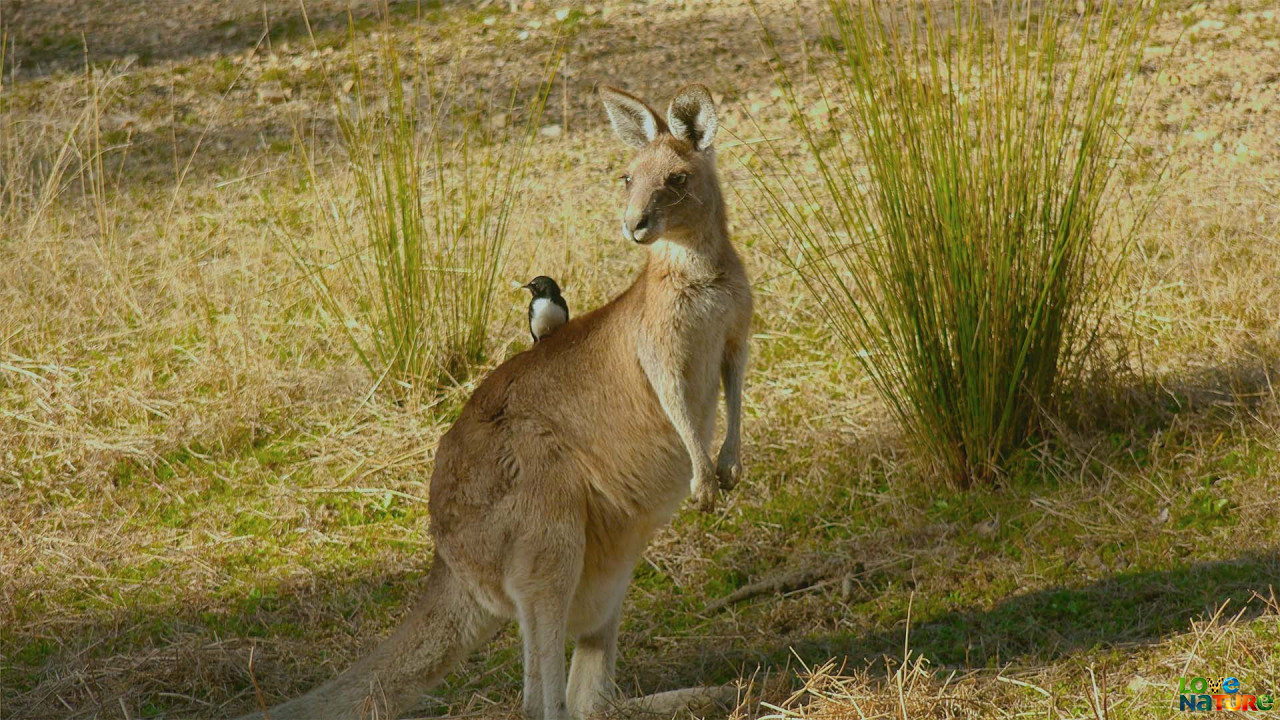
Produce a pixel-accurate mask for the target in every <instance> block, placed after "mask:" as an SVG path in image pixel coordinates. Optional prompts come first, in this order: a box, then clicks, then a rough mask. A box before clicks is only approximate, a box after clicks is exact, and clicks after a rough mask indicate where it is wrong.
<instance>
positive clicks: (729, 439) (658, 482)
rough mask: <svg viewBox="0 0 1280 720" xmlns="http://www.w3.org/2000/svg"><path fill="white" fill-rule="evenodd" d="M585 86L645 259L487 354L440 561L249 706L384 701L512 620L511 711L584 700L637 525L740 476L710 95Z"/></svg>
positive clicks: (443, 520)
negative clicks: (720, 427)
mask: <svg viewBox="0 0 1280 720" xmlns="http://www.w3.org/2000/svg"><path fill="white" fill-rule="evenodd" d="M600 96H601V99H602V100H603V102H604V106H605V109H606V110H607V112H608V115H609V119H610V121H611V123H612V125H613V129H614V131H615V132H616V133H617V135H618V137H620V138H621V139H622V140H623V142H625V143H626V144H628V145H630V146H632V147H634V148H636V150H637V151H638V152H637V153H636V154H635V157H634V159H633V160H632V161H631V163H630V166H629V168H628V170H627V172H626V174H625V175H624V176H623V177H622V181H623V184H624V185H625V188H626V189H625V195H626V209H625V211H624V213H623V219H622V232H623V235H624V236H625V237H626V238H627V239H628V240H630V241H632V242H634V243H636V244H639V245H645V246H647V247H648V253H649V257H648V262H647V263H646V265H645V267H644V269H643V270H642V271H641V272H640V274H639V276H638V277H637V278H636V280H635V281H634V282H633V283H632V284H631V286H630V287H629V288H627V290H625V291H624V292H623V293H622V294H621V295H618V296H617V297H615V298H614V299H613V300H611V301H610V302H609V303H607V304H606V305H604V306H603V307H600V308H598V309H596V310H594V311H592V312H590V313H587V314H585V315H583V316H581V317H578V318H574V319H573V320H572V321H570V322H568V323H567V324H566V325H564V326H563V327H561V328H560V329H559V330H557V331H556V333H555V334H553V335H550V336H548V337H547V338H545V339H544V340H542V341H541V342H538V343H537V344H535V345H533V347H531V348H530V349H529V350H527V351H525V352H523V353H521V354H519V355H516V356H515V357H513V358H511V359H510V360H508V361H507V362H505V363H503V364H502V365H501V366H499V367H498V368H497V369H496V370H494V371H493V372H492V374H490V375H489V376H488V377H487V378H486V379H485V380H484V381H483V382H482V383H481V384H480V386H479V387H477V388H476V391H475V393H474V394H473V395H472V396H471V399H470V400H469V401H468V402H467V404H466V406H465V407H464V408H463V410H462V413H461V415H460V416H459V417H458V420H457V422H455V423H454V425H453V427H452V428H450V429H449V431H448V432H447V433H445V435H444V437H442V438H441V440H440V445H439V449H438V451H437V454H436V464H435V470H434V473H433V474H432V476H431V490H430V497H429V501H428V502H429V505H428V509H429V512H430V517H431V533H432V536H433V539H434V541H435V542H434V544H435V549H436V552H435V560H434V562H433V565H432V567H431V570H430V571H429V573H428V577H427V580H426V585H427V588H426V591H425V594H424V597H422V598H421V599H420V600H419V601H418V603H417V605H416V607H414V608H413V610H412V611H411V612H410V614H409V616H408V618H407V619H406V620H405V621H404V622H403V624H401V625H400V626H399V628H398V629H396V630H395V632H394V633H393V634H392V636H391V637H390V638H389V639H387V640H386V641H384V642H383V643H382V644H381V645H379V646H378V647H377V648H376V649H374V651H373V652H372V653H371V654H370V655H368V656H367V657H365V658H363V659H362V660H360V661H358V662H356V663H355V664H354V665H352V666H351V667H350V668H348V669H347V670H346V671H344V672H342V673H341V674H339V675H338V676H337V677H336V678H334V679H333V680H331V681H329V682H328V683H325V684H323V685H321V686H320V687H318V688H316V689H314V690H312V691H311V692H310V693H309V694H307V695H304V696H302V697H300V698H297V699H295V700H292V701H290V702H286V703H284V704H283V705H280V706H278V707H275V708H274V709H271V710H270V711H268V712H266V713H254V714H251V715H248V716H245V720H247V719H249V718H264V717H265V718H270V719H271V720H303V719H305V720H339V719H342V720H345V719H348V718H350V719H352V720H355V719H357V718H373V717H379V718H387V717H396V716H397V714H398V713H400V712H402V711H404V710H405V709H407V708H408V707H409V706H411V705H412V704H413V703H414V702H415V701H416V700H418V699H419V698H420V696H421V695H422V694H423V693H424V692H425V691H426V690H428V689H429V688H430V687H431V686H432V685H434V684H435V683H437V682H439V681H440V680H441V679H442V678H443V677H444V676H445V674H446V673H447V672H448V671H449V670H450V668H451V667H452V666H453V665H455V664H456V663H458V662H459V661H461V660H462V659H463V658H464V657H465V656H466V655H467V654H468V653H469V652H470V651H471V650H472V649H474V648H475V647H476V646H477V645H478V644H480V643H482V642H484V641H485V640H487V639H488V638H490V637H491V636H492V635H493V634H494V633H495V632H496V631H497V630H498V629H499V628H500V627H501V625H502V623H503V622H504V621H507V620H510V619H513V618H514V619H515V620H517V621H518V622H519V625H520V631H521V635H522V639H523V641H524V698H523V710H524V714H525V716H526V717H528V718H530V719H531V720H534V719H537V720H564V719H566V718H569V717H574V718H582V717H585V716H587V715H588V714H590V713H592V712H593V711H595V710H597V709H599V708H600V707H601V706H602V705H603V704H604V703H606V702H607V701H608V700H609V699H610V698H611V695H612V693H613V690H614V681H613V672H614V664H615V659H616V656H617V637H618V624H619V620H620V609H621V605H622V599H623V595H624V594H625V592H626V589H627V585H628V584H629V583H630V581H631V575H632V571H633V569H634V566H635V564H636V562H637V560H638V559H639V557H640V554H641V552H643V550H644V548H645V546H646V544H647V543H648V541H649V539H650V537H651V536H652V535H653V533H654V532H655V531H656V530H657V529H658V528H659V527H661V526H662V525H664V524H665V523H666V522H667V521H668V520H669V519H670V518H671V516H672V515H673V514H674V513H675V511H676V509H677V508H678V507H679V505H680V503H681V502H682V501H683V500H684V498H685V496H686V495H687V494H689V493H692V495H693V499H694V501H695V502H696V503H697V506H698V507H699V508H700V509H702V510H705V511H710V510H712V509H713V508H714V505H715V502H716V494H717V490H718V489H725V490H727V489H729V488H731V487H732V486H733V485H734V484H735V483H736V482H737V480H738V478H739V476H740V475H741V472H742V465H741V461H740V460H739V445H740V441H739V434H740V426H741V412H742V387H743V375H744V373H745V371H746V366H747V338H748V326H749V324H750V321H751V290H750V287H749V285H748V282H747V276H746V272H745V271H744V269H743V266H742V262H741V260H740V259H739V257H738V254H737V252H736V251H735V250H734V248H733V246H732V245H731V244H730V241H729V234H728V226H727V221H726V216H725V206H724V199H723V197H722V195H721V190H720V183H719V180H718V179H717V177H716V163H715V149H714V147H713V146H712V141H713V140H714V138H715V133H716V124H717V120H716V111H715V106H714V105H713V103H712V100H711V95H710V93H709V92H707V89H706V88H705V87H702V86H701V85H690V86H688V87H685V88H684V89H682V90H681V91H680V92H679V94H678V95H677V96H676V98H675V99H674V100H672V101H671V105H670V107H669V109H668V111H667V115H666V118H665V120H664V119H663V118H662V117H661V116H660V115H658V114H657V113H656V112H654V111H653V110H652V109H651V108H650V107H649V106H648V105H647V104H645V103H644V102H643V101H642V100H640V99H638V98H636V97H633V96H632V95H629V94H627V93H625V92H623V91H621V90H616V89H613V88H608V87H603V88H601V89H600ZM722 383H723V386H724V395H725V406H726V437H725V440H724V443H723V444H722V445H721V448H720V452H719V455H718V456H717V460H716V462H714V463H713V462H712V460H711V455H710V445H711V443H712V441H713V436H714V434H715V426H716V409H717V405H718V389H719V387H720V386H721V384H722ZM567 636H572V637H574V638H576V644H575V647H574V651H573V658H572V661H571V663H570V664H569V669H568V673H567V678H566V672H565V656H564V649H565V642H566V638H567Z"/></svg>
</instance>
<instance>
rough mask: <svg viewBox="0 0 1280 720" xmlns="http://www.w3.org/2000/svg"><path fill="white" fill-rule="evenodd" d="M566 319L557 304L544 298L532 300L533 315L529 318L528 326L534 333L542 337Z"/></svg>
mask: <svg viewBox="0 0 1280 720" xmlns="http://www.w3.org/2000/svg"><path fill="white" fill-rule="evenodd" d="M568 319H569V318H567V317H565V313H564V310H563V309H561V307H560V306H559V305H556V304H555V303H553V302H551V301H550V300H548V299H546V298H538V299H537V300H534V301H533V317H531V318H530V319H529V328H530V329H531V330H533V333H534V334H535V335H537V336H538V337H542V336H544V335H546V334H548V333H551V332H554V331H555V329H556V328H558V327H560V326H561V325H563V324H564V323H565V321H566V320H568Z"/></svg>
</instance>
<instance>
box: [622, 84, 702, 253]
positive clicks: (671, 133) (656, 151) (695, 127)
mask: <svg viewBox="0 0 1280 720" xmlns="http://www.w3.org/2000/svg"><path fill="white" fill-rule="evenodd" d="M600 97H601V99H602V100H604V107H605V110H607V111H608V112H609V121H610V122H611V123H613V130H614V132H616V133H617V134H618V137H620V138H622V141H623V142H624V143H626V144H628V145H630V146H631V147H633V148H636V149H637V150H639V152H637V153H636V156H635V157H634V158H633V159H632V160H631V164H630V165H628V166H627V171H626V174H624V175H623V176H622V183H623V185H624V186H625V188H626V198H627V200H626V209H625V210H624V211H623V215H622V234H623V235H624V236H626V238H627V239H628V240H632V241H634V242H637V243H641V244H645V245H647V244H649V243H652V242H655V241H657V240H658V239H660V238H664V237H665V238H667V239H670V240H674V241H679V242H696V241H697V240H698V238H700V237H701V235H702V233H701V232H699V230H701V229H702V228H703V227H704V226H705V225H706V224H707V223H709V222H716V221H717V219H718V218H719V217H720V216H721V212H720V206H721V205H722V203H723V200H722V199H721V196H720V183H719V181H718V180H717V179H716V157H715V148H714V147H713V146H712V141H713V140H714V139H715V136H716V108H715V104H714V103H712V101H711V93H710V92H708V91H707V89H706V88H705V87H703V86H702V85H688V86H686V87H685V88H684V89H682V90H681V91H680V92H679V93H678V94H677V95H676V97H675V99H674V100H672V101H671V106H670V107H669V108H667V117H666V120H663V118H662V116H660V115H658V113H656V112H654V111H653V108H651V107H649V106H648V105H647V104H646V103H645V102H644V101H643V100H641V99H640V98H637V97H635V96H634V95H631V94H629V93H625V92H623V91H621V90H617V89H615V88H611V87H601V88H600Z"/></svg>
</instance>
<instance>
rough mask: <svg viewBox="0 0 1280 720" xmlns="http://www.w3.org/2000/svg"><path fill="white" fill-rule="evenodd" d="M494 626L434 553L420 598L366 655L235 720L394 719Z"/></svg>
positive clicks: (496, 622) (493, 618)
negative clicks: (321, 680) (332, 675)
mask: <svg viewBox="0 0 1280 720" xmlns="http://www.w3.org/2000/svg"><path fill="white" fill-rule="evenodd" d="M499 625H500V623H499V619H498V618H497V617H496V616H494V615H493V614H491V613H489V612H488V611H487V610H485V609H484V608H483V607H481V606H480V604H479V603H477V602H476V601H475V599H474V598H472V596H471V593H470V592H469V591H468V589H467V586H466V584H465V583H464V582H463V581H462V580H461V579H459V578H458V576H457V575H455V574H454V572H453V571H452V570H450V569H449V567H448V565H446V564H445V563H444V560H443V558H441V557H440V556H439V555H437V556H436V559H435V564H434V565H433V566H432V567H431V571H430V572H429V573H428V575H427V589H426V592H425V594H424V596H423V597H422V598H421V599H420V600H418V603H417V605H416V606H415V607H414V608H413V611H412V612H410V613H409V617H408V618H406V619H405V621H404V622H403V623H401V624H400V626H399V627H398V628H396V630H395V632H394V633H392V635H391V637H389V638H387V639H386V640H385V641H384V642H383V643H382V644H381V645H379V646H378V647H377V648H375V649H374V651H373V652H372V653H370V654H369V655H368V656H366V657H364V658H363V659H361V660H359V661H358V662H356V663H355V664H354V665H352V666H351V667H349V668H347V669H346V670H344V671H343V672H342V673H341V674H340V675H338V676H337V677H335V678H334V679H332V680H330V681H329V682H327V683H325V684H323V685H321V686H320V687H318V688H315V689H314V690H312V691H311V692H309V693H307V694H306V695H303V696H302V697H300V698H297V699H294V700H290V701H289V702H286V703H284V704H283V705H278V706H276V707H274V708H271V709H270V710H266V711H264V712H256V713H251V714H249V715H245V716H243V717H241V718H239V720H375V719H376V720H389V719H391V718H395V717H397V716H398V714H399V713H401V712H403V711H405V710H406V709H408V708H409V707H410V706H412V705H413V703H414V702H415V701H417V700H418V699H419V698H420V697H421V696H422V694H423V693H425V692H426V691H427V690H429V689H430V688H431V686H433V685H435V684H436V683H438V682H440V681H441V680H442V679H444V676H445V675H446V674H447V673H448V672H449V671H450V670H451V669H452V668H453V666H454V665H456V664H458V663H459V662H460V661H461V660H462V659H463V658H465V657H466V656H467V655H468V654H469V653H470V652H471V651H472V650H473V649H475V647H476V646H477V645H479V644H480V643H482V642H484V641H485V640H487V639H488V638H489V637H490V636H492V634H493V633H494V632H495V631H496V630H497V629H498V627H499Z"/></svg>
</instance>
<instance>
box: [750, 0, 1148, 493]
mask: <svg viewBox="0 0 1280 720" xmlns="http://www.w3.org/2000/svg"><path fill="white" fill-rule="evenodd" d="M1151 19H1152V9H1151V8H1150V7H1148V8H1145V9H1142V8H1139V7H1138V6H1136V5H1135V4H1133V3H1120V2H1116V1H1114V0H1100V2H1098V3H1095V4H1093V5H1091V6H1090V7H1089V8H1087V9H1085V10H1084V12H1083V13H1078V12H1077V10H1076V4H1075V3H1067V2H1063V0H1049V2H1047V3H1041V2H1029V1H1020V2H1013V3H1009V4H997V5H996V6H994V7H993V6H991V5H989V4H985V3H978V2H974V1H966V0H956V2H955V4H953V5H948V6H947V7H946V8H944V9H942V10H941V11H938V10H937V9H936V7H935V6H931V9H926V10H921V11H911V10H907V11H894V10H890V9H889V8H888V7H887V6H886V4H884V3H881V2H875V1H873V2H870V3H869V4H862V3H859V4H851V3H846V2H832V3H831V4H830V13H829V21H830V22H829V33H828V34H827V35H826V36H824V38H823V41H822V42H821V43H820V45H821V47H820V48H815V49H814V50H813V53H814V54H813V55H810V56H807V57H809V59H810V64H809V65H808V66H807V70H809V71H811V72H812V73H813V77H814V78H816V85H817V87H818V93H819V95H820V103H821V104H820V105H817V104H815V103H811V102H810V101H812V100H814V99H815V98H813V97H809V98H807V99H806V98H802V96H801V93H800V91H799V90H798V89H797V85H798V82H797V80H798V77H797V75H796V73H795V71H793V70H790V69H788V68H786V67H785V65H783V64H782V63H781V62H779V67H780V70H779V87H780V88H781V90H782V94H783V97H784V99H785V100H786V102H787V104H788V107H789V110H790V115H791V122H792V126H793V127H794V129H795V131H796V132H797V133H798V135H799V138H800V140H801V143H802V145H803V152H802V153H800V155H801V156H802V157H803V158H804V159H802V160H798V159H796V158H795V157H793V156H789V155H788V154H787V150H786V148H784V147H783V146H782V145H781V144H780V143H778V142H776V141H774V142H770V143H768V144H767V145H766V146H765V147H766V148H768V149H767V150H765V151H763V153H764V157H763V158H762V159H763V160H764V163H763V165H759V164H758V165H757V167H758V168H761V167H763V168H767V170H757V171H756V173H755V176H756V178H757V181H758V184H759V185H760V187H761V188H762V189H763V190H764V192H765V193H766V195H767V196H768V197H769V200H770V202H769V207H770V209H771V211H772V213H771V214H772V216H773V217H774V218H775V220H776V222H772V223H765V224H764V226H765V228H766V232H768V233H769V234H770V235H771V236H772V238H773V240H774V241H775V244H776V246H777V247H778V248H780V249H781V250H782V251H783V255H784V256H785V258H786V260H787V262H788V263H790V264H791V265H792V266H793V267H794V268H795V269H796V270H797V271H798V273H799V275H800V277H801V278H802V279H803V281H804V283H805V284H806V286H807V287H808V288H809V289H810V290H811V291H812V292H813V294H814V295H816V296H817V298H818V299H819V300H820V301H821V304H822V307H823V308H824V312H825V313H826V316H827V318H828V320H829V321H830V325H831V327H832V329H833V331H834V333H835V335H836V336H837V337H838V338H839V339H840V340H842V341H843V342H844V343H845V344H846V345H847V346H849V347H850V348H851V349H852V350H854V351H855V353H856V355H857V357H859V358H860V359H861V360H862V362H863V364H864V365H865V367H866V369H867V370H868V371H869V373H870V376H871V378H872V379H873V381H874V383H875V386H876V388H877V389H878V391H879V392H880V394H882V395H883V397H884V398H885V399H886V400H887V402H888V405H889V407H890V408H891V410H892V412H893V413H894V414H895V415H896V417H897V418H898V419H899V420H900V422H901V423H902V425H903V426H904V427H905V428H906V430H907V432H908V434H909V435H910V436H911V437H912V438H913V439H914V440H915V441H916V442H917V443H918V444H919V445H920V446H921V447H922V448H923V449H924V450H925V452H926V454H927V456H929V457H931V458H933V459H934V460H936V462H937V464H938V465H939V466H940V467H941V468H942V470H943V472H944V473H945V475H946V476H947V477H948V478H949V479H950V480H952V481H954V482H957V483H959V484H965V483H968V482H970V481H973V480H987V479H991V478H993V477H995V476H996V475H998V474H999V472H1000V470H1001V466H1002V463H1003V462H1004V461H1005V460H1006V459H1007V458H1008V457H1009V456H1010V454H1011V453H1012V452H1013V451H1015V450H1017V449H1019V448H1023V447H1025V446H1026V445H1027V444H1028V443H1029V442H1031V441H1033V440H1034V438H1035V433H1036V431H1037V428H1038V425H1039V423H1040V421H1041V420H1042V419H1043V417H1044V413H1045V412H1046V411H1047V410H1050V409H1052V408H1054V407H1055V403H1057V402H1058V401H1059V400H1060V399H1061V397H1062V396H1063V393H1062V391H1063V389H1064V383H1065V379H1066V378H1067V376H1068V375H1069V374H1070V373H1071V371H1072V369H1073V368H1074V367H1076V365H1077V361H1078V360H1079V359H1080V358H1081V357H1083V354H1084V353H1085V352H1086V350H1087V348H1088V346H1089V343H1090V342H1091V339H1092V338H1093V337H1094V336H1095V333H1096V329H1097V321H1098V318H1099V316H1100V312H1101V310H1102V309H1103V306H1104V305H1105V303H1106V301H1107V300H1108V298H1109V296H1110V291H1111V290H1112V288H1113V287H1114V286H1115V279H1116V270H1117V267H1118V264H1119V262H1120V260H1121V259H1122V258H1123V255H1124V249H1125V246H1126V238H1127V237H1129V233H1130V232H1131V230H1132V224H1130V226H1129V227H1127V228H1121V227H1120V226H1119V225H1117V224H1116V222H1114V221H1115V220H1116V219H1117V218H1119V217H1120V214H1119V204H1120V203H1121V196H1122V193H1119V192H1117V189H1118V188H1117V187H1116V186H1117V182H1116V181H1117V179H1118V178H1119V175H1118V174H1117V172H1116V170H1117V165H1118V161H1120V160H1121V158H1122V156H1123V155H1124V154H1125V150H1126V148H1127V136H1128V134H1129V129H1130V127H1131V124H1132V121H1133V118H1134V115H1135V113H1134V112H1133V111H1132V107H1133V101H1134V99H1135V98H1134V87H1133V84H1134V80H1135V78H1136V76H1137V73H1138V70H1139V64H1140V61H1141V59H1142V49H1143V46H1144V44H1145V42H1146V38H1147V35H1148V30H1149V28H1150V26H1151ZM815 105H816V107H815ZM1129 217H1130V218H1132V217H1134V216H1133V215H1132V214H1130V215H1129Z"/></svg>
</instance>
